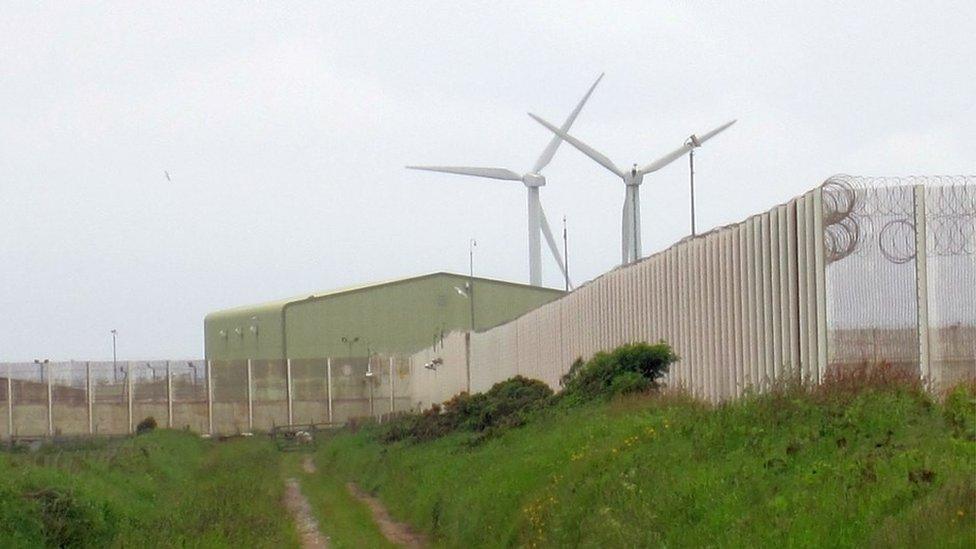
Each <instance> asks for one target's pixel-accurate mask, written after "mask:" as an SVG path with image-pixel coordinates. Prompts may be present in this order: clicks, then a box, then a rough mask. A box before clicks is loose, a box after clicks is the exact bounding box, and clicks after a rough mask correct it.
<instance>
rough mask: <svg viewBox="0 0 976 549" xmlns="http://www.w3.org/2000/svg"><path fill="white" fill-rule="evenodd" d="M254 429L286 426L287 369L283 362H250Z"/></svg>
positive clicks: (265, 429)
mask: <svg viewBox="0 0 976 549" xmlns="http://www.w3.org/2000/svg"><path fill="white" fill-rule="evenodd" d="M251 376H252V378H251V383H252V386H253V389H254V395H253V398H252V401H253V414H254V429H255V430H258V431H268V430H270V429H271V428H273V427H274V426H275V425H287V424H288V383H287V367H286V364H285V361H284V360H252V361H251Z"/></svg>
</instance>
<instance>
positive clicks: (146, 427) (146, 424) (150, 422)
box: [136, 416, 156, 435]
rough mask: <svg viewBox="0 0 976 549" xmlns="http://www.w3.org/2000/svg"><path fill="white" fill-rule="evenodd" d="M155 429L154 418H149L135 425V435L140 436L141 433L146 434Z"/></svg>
mask: <svg viewBox="0 0 976 549" xmlns="http://www.w3.org/2000/svg"><path fill="white" fill-rule="evenodd" d="M155 428H156V418H154V417H152V416H149V417H147V418H146V419H144V420H142V421H140V422H139V424H138V425H136V434H137V435H141V434H143V433H148V432H150V431H152V430H153V429H155Z"/></svg>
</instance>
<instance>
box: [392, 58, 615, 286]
mask: <svg viewBox="0 0 976 549" xmlns="http://www.w3.org/2000/svg"><path fill="white" fill-rule="evenodd" d="M602 79H603V74H602V73H601V74H600V76H599V77H597V79H596V82H593V85H592V86H590V89H589V90H587V92H586V95H584V96H583V99H581V100H580V102H579V104H577V105H576V108H575V109H573V112H571V113H569V117H568V118H566V121H565V122H563V125H562V130H561V131H563V132H567V131H569V128H570V127H572V125H573V122H575V121H576V117H577V116H578V115H579V113H580V111H581V110H582V109H583V105H585V104H586V101H587V100H588V99H589V98H590V94H592V93H593V90H594V89H595V88H596V85H597V84H599V83H600V80H602ZM560 143H562V138H560V137H559V135H558V134H557V135H555V136H553V138H552V140H551V141H549V144H548V145H547V146H546V148H545V149H544V150H543V151H542V154H541V155H540V156H539V159H538V160H536V161H535V165H534V166H532V170H530V171H528V172H526V173H523V174H518V173H517V172H514V171H512V170H509V169H505V168H472V167H454V166H407V168H408V169H411V170H427V171H432V172H444V173H453V174H460V175H471V176H475V177H487V178H489V179H505V180H509V181H521V182H522V184H523V185H525V189H526V195H527V197H526V201H527V206H528V229H529V283H530V284H532V285H533V286H541V285H542V243H541V241H540V238H539V233H540V232H541V233H542V234H543V235H545V237H546V243H548V245H549V250H550V251H551V252H552V256H553V258H554V259H555V260H556V263H557V264H558V265H559V269H560V271H562V274H563V276H564V277H566V278H567V279H568V274H567V272H566V265H565V264H564V263H563V260H562V256H561V255H560V254H559V247H558V246H557V245H556V239H555V238H554V237H553V235H552V229H551V228H550V227H549V221H548V220H547V219H546V212H545V211H544V210H543V209H542V204H541V202H540V201H539V188H540V187H543V186H545V184H546V178H545V176H544V175H542V173H541V172H542V170H543V168H545V167H546V166H548V165H549V162H550V161H552V157H553V156H554V155H555V154H556V149H558V148H559V144H560Z"/></svg>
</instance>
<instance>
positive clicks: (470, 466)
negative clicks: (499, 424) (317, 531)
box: [318, 371, 976, 547]
mask: <svg viewBox="0 0 976 549" xmlns="http://www.w3.org/2000/svg"><path fill="white" fill-rule="evenodd" d="M974 402H976V401H974V400H973V392H972V387H969V388H968V389H967V388H965V387H962V388H960V389H958V390H957V391H956V393H955V394H954V395H953V396H951V397H950V398H949V399H948V401H947V403H945V404H941V403H938V402H936V401H934V400H933V399H931V398H930V397H928V396H927V395H926V394H925V393H924V392H923V391H922V390H921V389H920V388H919V387H918V384H917V382H913V381H912V380H911V379H910V378H905V377H904V376H899V375H897V374H892V372H884V371H882V372H881V373H880V374H879V373H870V372H869V373H867V374H865V373H864V372H861V373H860V374H859V375H852V376H848V377H839V378H835V379H833V380H828V383H827V384H826V385H825V386H824V387H820V388H812V387H805V386H803V385H802V384H792V385H789V386H783V387H780V388H779V389H777V390H776V391H774V392H773V393H771V394H767V395H762V396H751V397H748V398H746V399H744V400H741V401H739V402H735V403H732V404H727V405H723V406H719V407H709V406H706V405H704V404H702V403H700V402H697V401H695V400H694V399H691V398H688V397H686V396H682V395H680V394H676V393H670V394H669V393H662V394H659V393H656V392H654V391H651V392H649V393H644V394H636V395H635V394H631V395H626V396H618V397H616V398H612V399H609V400H607V399H596V400H592V401H589V402H587V403H583V404H578V405H572V406H567V405H561V404H557V405H554V406H550V407H546V408H543V409H541V410H539V411H537V412H535V413H534V414H531V415H530V416H529V417H528V418H527V420H526V421H525V423H526V424H525V425H523V426H521V427H517V428H506V429H501V430H498V431H496V432H495V433H494V434H491V435H490V436H484V433H483V432H477V430H475V431H472V430H470V429H464V428H460V429H458V430H455V431H454V432H451V433H449V434H447V435H445V436H433V437H427V436H425V437H423V438H425V439H429V438H432V440H424V441H418V440H416V439H410V438H407V439H404V440H399V441H395V442H383V440H389V439H391V438H398V437H399V438H402V437H401V436H400V435H397V436H394V437H391V436H390V433H391V429H396V428H397V427H396V426H395V425H393V426H384V425H375V426H366V427H363V428H362V429H361V430H359V431H358V432H355V433H351V432H346V433H343V434H340V435H338V436H336V437H335V438H334V439H333V440H331V441H330V443H329V444H328V445H326V446H325V447H324V448H323V449H322V450H321V451H320V453H319V456H318V463H319V467H320V469H323V470H324V471H323V472H325V471H328V472H330V473H332V474H333V475H336V476H338V477H340V478H341V479H347V480H352V481H355V482H357V483H358V484H359V485H360V486H362V487H364V488H366V489H368V490H371V491H372V492H374V493H375V494H377V495H378V496H379V497H380V498H381V499H382V500H383V501H384V502H385V503H386V504H387V505H388V507H389V508H390V510H391V512H392V513H393V514H394V515H396V516H397V517H398V518H400V519H402V520H406V521H408V522H410V523H412V524H413V525H415V526H416V527H417V528H419V529H421V530H423V531H425V532H427V533H429V534H431V535H432V537H433V539H434V540H436V542H437V543H438V544H440V545H443V546H451V547H475V546H477V547H491V546H495V547H500V546H550V547H571V546H586V547H610V546H614V547H633V546H674V547H699V546H761V547H774V546H800V547H810V546H822V545H829V546H840V547H852V546H902V547H905V546H912V547H919V546H922V547H924V546H931V547H935V546H938V547H973V546H974V545H976V521H974V513H976V481H974V478H976V442H974V440H973V439H974V434H973V424H974V420H976V417H974Z"/></svg>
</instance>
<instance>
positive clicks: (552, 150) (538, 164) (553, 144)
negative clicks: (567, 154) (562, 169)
mask: <svg viewBox="0 0 976 549" xmlns="http://www.w3.org/2000/svg"><path fill="white" fill-rule="evenodd" d="M600 80H603V73H602V72H601V73H600V76H598V77H597V79H596V82H594V83H593V85H592V86H590V89H589V90H587V92H586V95H584V96H583V99H580V102H579V104H577V105H576V108H575V109H573V112H571V113H569V117H568V118H566V121H565V122H563V125H562V127H561V128H560V129H561V130H562V131H564V132H568V131H569V129H570V128H571V127H573V122H575V121H576V117H577V116H579V113H580V111H581V110H583V105H585V104H586V101H587V100H588V99H589V98H590V95H591V94H592V93H593V90H595V89H596V85H597V84H599V83H600ZM562 142H563V138H562V137H559V136H558V135H554V136H552V140H551V141H549V145H548V146H546V148H545V150H544V151H542V154H541V155H539V159H538V160H536V161H535V166H532V173H539V172H541V171H542V169H543V168H545V167H546V166H548V165H549V162H552V157H553V156H555V154H556V149H558V148H559V144H560V143H562Z"/></svg>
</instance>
